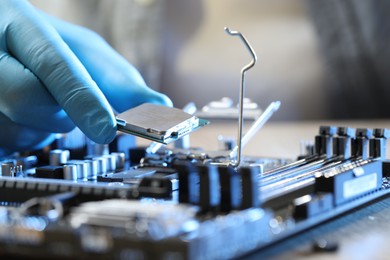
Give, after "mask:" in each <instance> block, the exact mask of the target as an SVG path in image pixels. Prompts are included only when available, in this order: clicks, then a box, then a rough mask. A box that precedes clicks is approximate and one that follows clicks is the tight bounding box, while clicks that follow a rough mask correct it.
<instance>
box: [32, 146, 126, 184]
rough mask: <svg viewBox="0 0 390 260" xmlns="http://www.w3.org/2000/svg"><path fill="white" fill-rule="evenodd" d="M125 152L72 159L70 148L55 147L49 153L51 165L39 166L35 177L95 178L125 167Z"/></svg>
mask: <svg viewBox="0 0 390 260" xmlns="http://www.w3.org/2000/svg"><path fill="white" fill-rule="evenodd" d="M125 162H126V158H125V153H122V152H113V153H110V154H103V155H99V156H95V155H90V156H86V157H85V158H84V160H74V159H70V152H69V150H61V149H55V150H52V151H50V153H49V165H48V166H42V167H38V168H36V170H35V177H38V178H53V179H65V180H94V179H96V178H97V176H101V175H103V174H106V173H113V172H116V171H121V170H123V169H124V168H125Z"/></svg>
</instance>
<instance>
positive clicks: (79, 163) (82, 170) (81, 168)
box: [67, 160, 89, 179]
mask: <svg viewBox="0 0 390 260" xmlns="http://www.w3.org/2000/svg"><path fill="white" fill-rule="evenodd" d="M67 164H74V165H76V167H77V179H87V178H88V172H89V169H88V164H87V163H86V162H85V161H84V160H70V161H68V162H67Z"/></svg>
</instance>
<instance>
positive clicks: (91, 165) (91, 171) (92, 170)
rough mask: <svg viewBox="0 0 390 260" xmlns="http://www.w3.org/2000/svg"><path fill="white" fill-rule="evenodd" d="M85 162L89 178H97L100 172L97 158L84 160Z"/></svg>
mask: <svg viewBox="0 0 390 260" xmlns="http://www.w3.org/2000/svg"><path fill="white" fill-rule="evenodd" d="M84 163H85V164H86V165H87V169H88V173H87V178H89V179H91V178H92V179H93V178H96V176H97V172H98V162H97V161H96V160H84Z"/></svg>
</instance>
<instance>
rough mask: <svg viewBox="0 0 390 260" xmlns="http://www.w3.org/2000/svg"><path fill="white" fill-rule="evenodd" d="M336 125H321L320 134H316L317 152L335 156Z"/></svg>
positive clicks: (328, 156) (317, 153) (315, 146)
mask: <svg viewBox="0 0 390 260" xmlns="http://www.w3.org/2000/svg"><path fill="white" fill-rule="evenodd" d="M336 130H337V128H336V127H335V126H321V127H320V131H319V135H317V136H315V145H314V148H315V154H316V155H326V157H327V158H330V157H332V156H333V149H332V145H333V141H332V140H333V136H334V135H335V134H336Z"/></svg>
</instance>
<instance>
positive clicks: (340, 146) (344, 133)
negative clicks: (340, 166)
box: [333, 127, 355, 159]
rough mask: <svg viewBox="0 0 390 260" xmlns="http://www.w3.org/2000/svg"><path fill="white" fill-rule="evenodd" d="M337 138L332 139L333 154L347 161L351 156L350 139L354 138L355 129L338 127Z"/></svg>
mask: <svg viewBox="0 0 390 260" xmlns="http://www.w3.org/2000/svg"><path fill="white" fill-rule="evenodd" d="M337 135H338V136H337V137H334V139H333V154H334V155H336V156H343V157H344V159H349V158H351V156H352V138H353V137H355V129H353V128H350V127H339V128H338V130H337Z"/></svg>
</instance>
